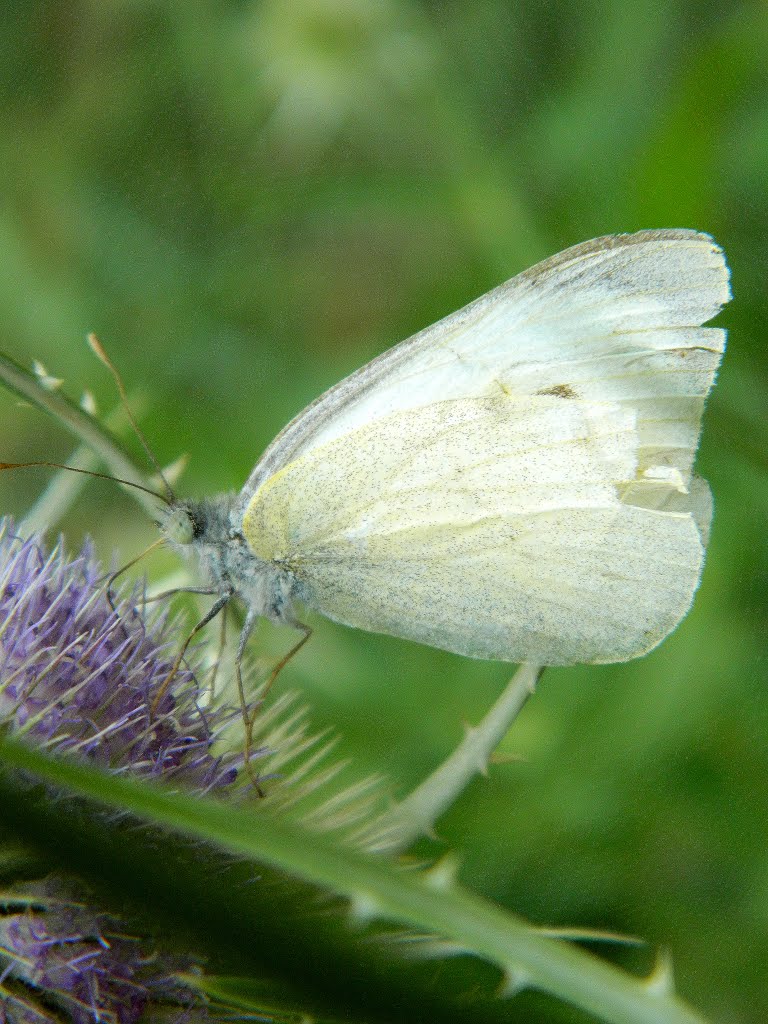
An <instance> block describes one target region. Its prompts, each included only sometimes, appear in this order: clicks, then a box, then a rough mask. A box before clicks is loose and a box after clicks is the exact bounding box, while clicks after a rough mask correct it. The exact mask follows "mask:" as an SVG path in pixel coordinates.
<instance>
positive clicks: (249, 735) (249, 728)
mask: <svg viewBox="0 0 768 1024" xmlns="http://www.w3.org/2000/svg"><path fill="white" fill-rule="evenodd" d="M250 618H251V613H250V612H249V614H248V616H247V617H246V620H245V625H244V626H243V632H242V633H241V634H240V644H239V647H238V651H237V661H236V663H235V664H236V668H237V686H238V690H239V693H240V706H241V708H242V711H243V725H244V726H245V763H246V765H247V766H248V771H249V774H250V776H251V781H252V782H253V784H254V785H255V786H256V789H257V791H258V792H259V795H261V796H263V795H264V794H263V793H262V792H261V789H260V787H259V777H258V774H256V776H255V777H254V775H253V774H252V770H251V768H250V764H251V760H250V759H251V754H252V752H253V727H254V725H255V723H256V715H257V714H258V711H259V707H260V706H261V704H263V702H264V698H265V697H266V695H267V694H268V693H269V691H270V690H271V689H272V684H273V683H274V682H275V680H276V679H277V677H278V676H279V675H280V673H281V672H282V671H283V669H284V668H285V666H286V665H287V664H288V662H289V661H290V660H291V658H292V657H293V656H294V655H295V654H298V653H299V651H300V650H301V648H302V647H303V646H304V644H305V643H306V642H307V640H309V638H310V637H311V636H312V627H311V626H305V625H304V623H303V622H291V623H289V625H291V626H293V627H294V628H295V629H300V630H301V631H302V633H303V634H304V635H303V636H302V637H301V639H300V640H299V642H298V643H296V644H294V645H293V647H291V649H290V650H289V651H288V653H287V654H284V655H283V657H282V658H281V659H280V661H278V663H277V664H276V665H275V667H274V668H273V669H272V671H271V672H270V674H269V678H268V679H267V681H266V683H265V684H264V686H263V687H262V688H261V691H260V693H259V704H258V706H257V707H255V708H254V709H253V711H250V712H249V711H248V707H247V705H246V702H245V690H244V687H243V678H242V673H241V671H240V662H241V659H242V655H243V652H244V651H245V644H246V641H247V640H248V636H249V635H250V632H251V630H252V629H253V625H254V623H255V621H256V619H257V618H258V616H257V615H253V622H251V623H250V625H249V621H248V620H249V619H250Z"/></svg>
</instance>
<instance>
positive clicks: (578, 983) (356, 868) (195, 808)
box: [0, 740, 702, 1024]
mask: <svg viewBox="0 0 768 1024" xmlns="http://www.w3.org/2000/svg"><path fill="white" fill-rule="evenodd" d="M0 757H1V758H2V759H3V760H4V761H5V762H6V763H7V764H10V765H15V766H16V767H18V768H22V769H25V770H26V771H29V772H32V773H33V774H35V775H38V776H40V777H42V778H44V779H47V780H49V781H50V782H54V783H56V784H58V785H61V786H64V787H66V788H67V789H69V790H71V791H74V792H77V793H80V794H82V795H84V796H87V797H90V798H92V799H94V800H97V801H99V802H101V803H106V804H107V805H109V806H110V807H113V808H119V809H122V810H124V811H128V812H129V813H133V814H137V815H139V816H140V817H142V818H143V819H144V820H147V821H152V822H155V823H157V824H159V825H163V826H166V827H170V828H172V829H175V830H176V831H178V832H180V833H182V834H184V835H187V836H191V837H194V838H197V839H201V840H203V841H207V842H210V843H212V844H214V845H215V846H217V847H218V848H219V849H221V850H224V851H227V852H230V853H234V854H235V855H237V856H246V857H248V858H250V859H253V860H256V861H259V862H261V863H263V864H267V865H270V866H272V867H274V868H277V869H278V870H279V871H282V872H286V873H288V874H289V875H292V876H293V877H295V878H298V879H301V880H303V881H305V882H308V883H310V884H313V885H317V886H319V887H321V888H323V889H325V890H328V891H331V892H334V893H336V894H338V895H341V896H344V897H347V898H348V899H349V900H350V902H351V904H352V909H353V911H354V912H355V915H356V916H357V917H358V918H359V919H360V920H366V921H368V920H369V921H376V920H380V921H392V922H396V923H397V924H399V925H403V926H405V927H406V928H411V929H415V930H416V931H418V932H425V931H426V932H429V933H432V934H434V935H436V936H438V937H441V938H443V939H446V940H448V941H449V943H451V945H452V946H453V948H455V949H458V950H463V951H465V952H466V953H468V954H474V955H476V956H480V957H482V958H483V959H485V960H487V961H489V962H491V963H494V964H496V965H497V966H498V967H499V968H500V969H501V970H502V971H503V972H504V976H505V979H506V981H507V985H506V986H505V991H506V992H508V993H509V994H512V993H514V992H515V991H518V990H519V989H521V988H526V987H527V988H535V989H539V990H541V991H545V992H549V993H551V994H552V995H554V996H556V997H558V998H560V999H562V1000H564V1001H566V1002H569V1003H571V1004H573V1005H575V1006H578V1007H580V1008H582V1009H583V1010H586V1011H587V1012H589V1013H592V1014H595V1015H596V1016H597V1017H598V1018H600V1019H602V1020H605V1021H608V1022H611V1024H702V1018H701V1017H700V1016H699V1015H698V1014H697V1013H695V1011H693V1010H692V1009H691V1008H690V1007H688V1006H687V1005H686V1004H684V1003H683V1002H682V1001H681V1000H679V999H678V998H677V997H676V996H675V995H673V994H671V993H670V992H669V991H668V990H666V988H665V987H663V986H661V987H660V986H659V985H658V984H654V979H651V981H650V983H649V982H646V981H643V980H638V979H636V978H633V977H631V976H630V975H628V974H625V973H623V972H622V971H619V970H617V969H616V968H614V967H612V966H611V965H610V964H607V963H605V962H603V961H601V960H598V959H597V958H596V957H593V956H591V955H589V954H587V953H585V952H584V951H583V950H581V949H578V948H577V947H575V946H572V945H570V944H568V943H565V942H562V941H559V940H555V939H547V938H543V937H542V936H540V935H538V934H536V932H535V931H534V930H533V929H531V928H530V927H529V926H528V925H527V924H526V922H525V921H523V920H521V919H520V918H518V917H516V916H514V915H512V914H510V913H508V912H507V911H505V910H502V909H501V908H499V907H496V906H494V905H493V904H492V903H490V902H489V901H487V900H485V899H483V898H482V897H480V896H477V895H475V894H474V893H471V892H469V891H467V890H465V889H463V888H461V887H460V886H459V885H458V884H457V883H456V882H455V881H453V880H452V879H451V878H450V877H448V876H446V875H445V874H444V873H440V872H438V873H434V872H433V873H431V874H430V873H429V872H415V871H404V870H402V869H399V868H397V867H396V866H395V865H394V864H392V863H391V862H389V861H388V860H385V859H384V858H381V857H373V856H370V855H365V854H362V853H359V852H357V851H355V850H351V849H349V848H347V847H343V846H336V845H334V844H333V843H332V842H331V841H330V840H329V839H328V838H327V837H323V836H321V835H318V834H317V833H313V832H310V831H308V830H306V829H303V828H301V827H300V826H299V825H297V824H296V823H295V822H292V821H290V820H289V819H287V818H286V817H285V816H283V817H281V818H277V817H274V816H272V815H270V814H269V813H261V814H259V815H258V816H257V818H254V816H253V813H252V810H245V809H240V808H238V807H233V806H232V805H230V804H223V803H220V802H218V801H214V800H211V799H204V798H201V797H188V796H185V795H183V794H181V793H179V792H167V791H164V790H163V789H162V788H161V787H159V786H156V785H148V784H147V783H139V782H137V781H135V780H131V779H126V778H119V777H116V776H108V775H105V774H103V773H102V772H99V771H97V770H95V769H93V768H91V767H86V766H83V765H78V764H74V763H70V762H64V761H57V760H54V759H53V758H50V757H47V756H45V755H42V754H40V753H38V752H36V751H33V750H30V749H28V748H26V747H25V746H24V745H23V744H21V743H18V742H14V741H9V740H4V741H2V742H0ZM8 782H9V780H6V782H5V784H6V785H7V784H8Z"/></svg>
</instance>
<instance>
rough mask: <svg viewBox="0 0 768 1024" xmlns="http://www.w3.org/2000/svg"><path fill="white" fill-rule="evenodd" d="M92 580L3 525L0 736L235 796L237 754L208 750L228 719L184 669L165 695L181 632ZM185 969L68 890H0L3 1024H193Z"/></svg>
mask: <svg viewBox="0 0 768 1024" xmlns="http://www.w3.org/2000/svg"><path fill="white" fill-rule="evenodd" d="M102 581H103V570H102V569H101V567H100V566H99V564H98V562H97V561H96V560H95V558H94V556H93V553H92V550H91V548H90V545H88V544H86V546H85V548H84V549H83V551H82V552H81V553H80V554H79V555H78V556H76V557H75V558H73V559H69V558H67V556H66V555H65V553H64V551H63V549H62V547H61V546H58V547H56V548H55V549H54V550H53V551H51V552H48V551H47V550H46V548H45V546H44V544H43V542H42V541H41V539H40V538H39V537H31V538H28V539H23V538H19V537H17V536H16V535H15V534H14V527H13V524H12V523H11V522H10V521H8V520H5V521H4V522H0V729H2V730H3V731H4V732H5V733H6V735H11V736H17V737H19V738H23V739H24V741H25V742H27V743H29V744H31V745H34V746H36V747H38V748H40V749H43V750H47V751H50V752H58V753H61V754H68V755H70V756H75V757H79V758H81V759H84V760H87V761H90V762H91V763H95V764H97V765H99V766H101V767H103V768H105V769H106V770H108V771H111V772H119V773H125V774H130V775H131V776H134V777H143V778H154V779H158V780H162V781H163V782H164V783H166V784H171V785H179V786H180V787H181V786H184V787H185V788H186V789H187V790H188V791H189V790H192V791H193V792H198V793H206V792H211V791H213V792H215V793H217V794H218V795H219V796H230V795H232V796H233V797H234V796H235V794H237V795H238V798H242V796H243V794H244V793H247V792H248V789H249V784H248V782H247V779H246V778H245V776H246V774H247V773H244V772H242V771H240V768H241V765H242V755H241V754H239V753H237V752H235V753H226V752H225V753H217V752H216V750H215V744H216V741H217V739H218V738H219V736H220V734H221V732H222V730H224V729H225V728H226V727H227V726H228V725H229V723H230V722H231V720H232V716H233V714H236V713H237V712H236V711H233V709H227V708H219V707H217V706H216V705H215V704H213V705H212V704H210V702H207V701H206V699H205V698H206V694H205V693H204V692H203V690H202V688H201V686H200V684H199V682H198V679H197V676H196V673H195V670H194V665H192V666H190V664H189V663H185V664H182V665H181V666H180V667H179V669H178V671H177V672H176V674H175V676H174V677H173V682H172V685H170V686H168V687H167V690H165V691H163V690H162V687H163V685H164V683H165V681H166V680H167V679H168V676H169V673H170V672H171V668H172V666H173V663H174V658H175V655H176V652H177V651H178V649H179V644H180V643H181V642H182V641H183V635H182V636H181V637H180V636H179V635H178V631H176V630H175V629H174V625H173V623H172V622H170V621H169V619H168V615H167V613H166V612H164V611H163V610H162V609H158V610H155V611H154V612H152V613H151V614H149V615H145V614H144V613H143V611H142V610H141V602H140V601H139V600H138V598H139V597H140V594H139V593H137V592H134V593H133V594H131V595H129V596H128V597H127V598H120V599H117V600H110V598H109V597H108V596H107V594H106V593H105V589H104V586H103V582H102ZM159 695H160V699H159V700H158V696H159ZM155 704H157V707H155ZM206 705H207V706H206ZM250 788H251V789H253V787H250ZM195 970H196V965H195V963H194V960H193V959H192V958H182V960H179V959H178V958H176V957H169V956H167V955H164V954H163V953H159V952H157V951H156V950H154V949H148V944H147V943H146V942H145V941H142V940H141V938H138V937H131V935H130V934H129V933H128V930H127V929H126V926H125V925H124V924H123V923H121V922H120V921H119V920H118V919H117V918H115V917H113V916H112V915H110V914H108V913H102V912H100V911H99V910H96V909H93V908H92V907H91V906H90V899H89V897H88V895H87V893H86V892H85V891H84V890H83V888H82V886H81V885H80V883H78V882H77V881H76V880H72V879H64V878H46V879H40V880H37V881H32V882H30V881H24V882H23V883H19V884H17V885H11V886H10V887H9V888H8V889H7V890H4V891H2V892H0V1022H3V1024H6V1022H8V1024H43V1022H45V1021H58V1022H60V1021H61V1020H67V1021H71V1022H73V1024H102V1022H104V1024H139V1021H141V1020H142V1019H149V1017H151V1018H152V1019H155V1016H156V1015H157V1013H158V1008H159V1007H162V1016H163V1018H164V1019H166V1020H170V1021H172V1022H175V1021H179V1022H181V1021H186V1020H199V1019H204V1018H205V1017H206V1015H207V1009H206V1006H205V1004H204V1003H203V1002H202V1000H201V999H200V998H199V996H197V995H196V994H195V991H194V989H192V988H188V987H185V986H184V985H183V984H182V983H181V982H180V980H179V979H180V977H181V976H182V975H189V974H191V973H194V971H195Z"/></svg>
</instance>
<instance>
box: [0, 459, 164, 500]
mask: <svg viewBox="0 0 768 1024" xmlns="http://www.w3.org/2000/svg"><path fill="white" fill-rule="evenodd" d="M35 466H47V467H48V469H67V470H69V472H70V473H83V474H84V475H85V476H95V477H97V478H98V479H99V480H111V481H112V483H114V484H122V485H123V486H124V487H135V488H136V490H137V491H144V493H145V494H151V495H152V497H153V498H157V499H158V501H163V502H165V504H166V505H170V504H171V503H172V500H173V499H172V498H169V497H167V496H166V495H165V494H159V493H158V492H157V491H153V490H152V488H151V487H142V485H141V484H137V483H134V481H133V480H123V479H121V477H119V476H110V475H109V473H97V472H96V470H94V469H81V468H80V467H79V466H67V465H65V464H64V463H63V462H47V461H46V462H0V470H3V469H29V468H30V467H35ZM166 486H168V485H167V484H166ZM168 489H169V490H170V488H168Z"/></svg>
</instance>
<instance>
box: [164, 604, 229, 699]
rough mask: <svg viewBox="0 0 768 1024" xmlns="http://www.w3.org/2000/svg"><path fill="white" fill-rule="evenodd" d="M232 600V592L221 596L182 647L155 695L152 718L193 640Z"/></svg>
mask: <svg viewBox="0 0 768 1024" xmlns="http://www.w3.org/2000/svg"><path fill="white" fill-rule="evenodd" d="M231 598H232V593H231V591H227V592H226V593H224V594H221V596H220V597H219V598H218V600H216V601H214V603H213V604H212V605H211V607H210V608H209V609H208V611H207V612H206V613H205V615H204V616H203V617H202V619H200V621H199V622H198V623H197V625H196V626H195V627H194V628H193V629H192V631H191V632H190V634H189V636H188V637H187V639H186V640H185V641H184V643H183V644H182V645H181V650H180V651H179V653H178V654H177V655H176V658H175V659H174V662H173V665H172V666H171V670H170V672H169V673H168V675H167V676H166V677H165V679H164V680H163V681H162V683H161V684H160V689H159V690H158V691H157V693H156V694H155V699H154V700H153V701H152V706H151V708H150V715H151V717H152V718H154V716H155V714H156V713H157V709H158V707H159V706H160V701H161V700H162V699H163V697H164V696H165V694H166V693H167V692H168V687H169V686H170V685H171V683H172V682H173V679H174V676H175V675H176V673H177V672H178V671H179V665H181V662H182V660H183V658H184V655H185V654H186V652H187V648H188V647H189V645H190V644H191V643H192V641H193V639H194V638H195V637H196V636H197V634H198V633H199V632H200V630H201V629H204V628H205V627H206V626H207V625H208V623H209V622H211V621H212V620H213V619H215V618H216V616H217V615H218V614H219V612H220V611H221V610H222V608H224V607H225V606H226V605H227V603H228V602H229V601H230V599H231Z"/></svg>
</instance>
